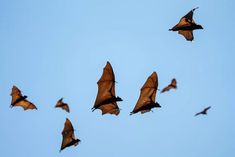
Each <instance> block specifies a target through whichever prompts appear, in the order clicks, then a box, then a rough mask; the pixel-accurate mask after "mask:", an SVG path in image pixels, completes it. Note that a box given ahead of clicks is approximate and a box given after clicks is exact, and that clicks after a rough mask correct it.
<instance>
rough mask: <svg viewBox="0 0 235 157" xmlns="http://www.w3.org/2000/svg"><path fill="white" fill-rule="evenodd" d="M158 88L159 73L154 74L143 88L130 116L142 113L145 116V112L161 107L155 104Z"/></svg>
mask: <svg viewBox="0 0 235 157" xmlns="http://www.w3.org/2000/svg"><path fill="white" fill-rule="evenodd" d="M157 88H158V77H157V73H156V72H153V73H152V75H151V76H149V77H148V79H147V81H146V82H145V84H144V85H143V87H142V88H141V91H140V96H139V99H138V101H137V103H136V105H135V108H134V109H133V111H132V112H131V113H130V115H132V114H135V113H137V112H141V113H142V114H143V113H145V112H149V111H151V109H152V108H154V107H161V106H160V105H159V104H158V103H157V102H155V98H156V93H157Z"/></svg>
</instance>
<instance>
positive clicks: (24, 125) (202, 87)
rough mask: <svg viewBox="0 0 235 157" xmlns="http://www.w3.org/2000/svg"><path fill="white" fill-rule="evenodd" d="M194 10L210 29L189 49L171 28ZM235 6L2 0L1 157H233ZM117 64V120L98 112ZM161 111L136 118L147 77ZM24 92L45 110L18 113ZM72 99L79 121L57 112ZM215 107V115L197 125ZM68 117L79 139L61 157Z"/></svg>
mask: <svg viewBox="0 0 235 157" xmlns="http://www.w3.org/2000/svg"><path fill="white" fill-rule="evenodd" d="M194 7H199V9H198V10H196V11H195V14H194V19H195V21H196V23H198V24H201V25H202V26H203V28H204V29H203V30H197V31H194V37H195V40H194V41H193V42H188V41H186V40H185V39H184V38H183V37H182V36H180V35H178V34H177V33H176V32H169V31H168V29H169V28H171V27H172V26H174V25H175V24H176V23H177V22H178V21H179V19H180V18H181V17H182V16H184V15H185V14H186V13H187V12H188V11H190V10H191V9H193V8H194ZM234 7H235V2H234V1H233V0H217V1H214V0H207V1H205V0H198V1H188V0H175V1H172V0H160V1H156V0H142V1H141V0H118V1H117V0H116V1H115V0H84V1H81V0H51V1H48V0H34V1H33V0H20V1H19V0H1V1H0V63H1V66H0V72H1V79H0V87H1V88H0V104H1V107H0V121H1V129H0V139H1V146H0V152H1V156H4V157H15V156H19V157H42V156H46V157H49V156H63V157H69V156H80V157H85V156H98V157H101V156H102V157H110V156H112V157H120V156H121V157H124V156H135V157H142V156H148V157H155V156H161V157H173V156H174V157H198V156H204V157H221V156H226V157H234V156H235V121H234V120H235V114H234V113H235V105H234V101H233V99H232V97H234V90H233V89H234V87H235V85H234V83H233V81H234V80H235V74H234V70H233V68H234V67H235V62H234V59H235V54H234V52H235V46H234V35H235V30H234V28H235V14H234ZM106 61H110V62H111V64H112V66H113V69H114V72H115V75H116V81H117V82H118V83H117V84H116V94H117V95H118V96H120V97H121V98H122V99H123V100H124V101H123V102H120V103H118V104H119V107H120V108H121V109H122V110H121V113H120V115H119V116H117V117H116V116H113V115H105V116H102V115H101V112H100V111H99V110H96V111H95V112H91V108H92V106H93V104H94V101H95V97H96V94H97V84H96V82H97V81H98V79H99V78H100V76H101V74H102V69H103V67H104V66H105V64H106ZM153 71H156V72H157V73H158V78H159V88H160V89H162V88H163V87H164V86H166V85H167V84H168V83H169V82H170V81H171V79H172V78H173V77H175V78H176V79H177V80H178V89H177V90H173V91H170V92H168V93H165V94H159V93H158V94H157V101H158V102H159V103H160V104H161V106H162V108H160V109H157V110H156V109H154V112H153V113H152V112H149V113H146V114H144V115H140V114H136V115H133V116H129V112H130V111H131V110H132V109H133V107H134V105H135V104H136V101H137V99H138V97H139V90H140V88H141V86H142V85H143V84H144V82H145V80H146V79H147V77H148V76H149V75H150V74H151V73H152V72H153ZM13 85H16V86H18V87H19V88H20V89H21V90H22V92H23V94H25V95H27V96H28V98H29V100H30V101H32V102H33V103H35V104H36V105H37V107H38V111H35V110H33V111H27V112H24V111H23V109H22V108H12V109H10V108H9V106H10V101H11V97H10V92H11V88H12V86H13ZM61 97H64V101H65V102H67V103H68V104H69V105H70V108H71V113H70V114H67V113H66V112H64V111H62V110H60V109H55V108H54V105H55V103H56V101H57V100H58V99H59V98H61ZM207 106H212V108H211V110H209V115H208V116H199V117H194V114H195V113H196V112H198V111H200V110H201V109H203V108H204V107H207ZM66 117H68V118H69V119H70V120H71V121H72V123H73V125H74V128H75V129H76V132H75V134H76V136H77V137H78V138H79V139H81V141H82V142H81V144H80V145H79V146H77V147H70V148H67V149H65V150H64V151H62V152H61V153H59V149H60V145H61V139H62V136H61V131H62V129H63V127H64V122H65V119H66Z"/></svg>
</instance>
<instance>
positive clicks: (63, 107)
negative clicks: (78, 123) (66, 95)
mask: <svg viewBox="0 0 235 157" xmlns="http://www.w3.org/2000/svg"><path fill="white" fill-rule="evenodd" d="M55 107H60V108H62V109H63V110H65V111H67V112H69V105H68V104H66V103H64V102H63V98H61V99H60V100H58V101H57V103H56V105H55Z"/></svg>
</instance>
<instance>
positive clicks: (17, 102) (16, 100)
mask: <svg viewBox="0 0 235 157" xmlns="http://www.w3.org/2000/svg"><path fill="white" fill-rule="evenodd" d="M11 97H12V99H11V105H10V107H11V108H12V107H15V106H21V107H23V109H24V110H28V109H37V107H36V106H35V105H34V104H33V103H31V102H29V101H28V100H27V99H26V98H27V96H26V95H24V96H23V95H22V94H21V91H20V90H19V89H18V88H17V87H16V86H15V85H14V86H13V87H12V90H11Z"/></svg>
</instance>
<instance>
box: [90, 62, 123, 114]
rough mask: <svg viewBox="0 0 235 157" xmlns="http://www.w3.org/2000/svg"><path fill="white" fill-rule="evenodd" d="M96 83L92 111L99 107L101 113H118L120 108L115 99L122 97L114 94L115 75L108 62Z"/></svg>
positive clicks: (118, 99) (119, 99)
mask: <svg viewBox="0 0 235 157" xmlns="http://www.w3.org/2000/svg"><path fill="white" fill-rule="evenodd" d="M97 84H98V93H97V96H96V100H95V104H94V106H93V108H92V111H94V110H96V109H100V110H101V111H102V115H103V114H107V113H109V114H115V115H118V114H119V112H120V109H119V107H118V105H117V101H122V99H121V98H120V97H118V96H117V97H116V96H115V76H114V72H113V68H112V66H111V64H110V63H109V62H107V64H106V66H105V67H104V69H103V74H102V76H101V78H100V79H99V81H98V82H97Z"/></svg>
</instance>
